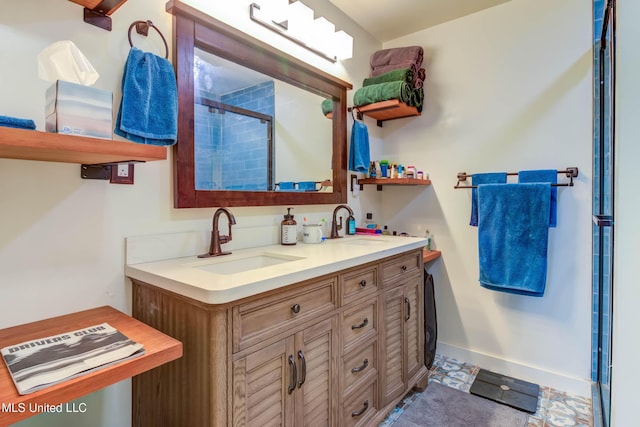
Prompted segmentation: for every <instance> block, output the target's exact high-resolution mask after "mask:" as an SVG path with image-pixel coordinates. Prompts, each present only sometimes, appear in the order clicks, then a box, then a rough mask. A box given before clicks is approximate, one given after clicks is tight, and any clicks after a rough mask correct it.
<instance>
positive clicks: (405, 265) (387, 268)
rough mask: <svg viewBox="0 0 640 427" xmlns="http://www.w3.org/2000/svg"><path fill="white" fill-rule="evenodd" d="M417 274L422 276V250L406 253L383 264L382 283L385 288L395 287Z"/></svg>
mask: <svg viewBox="0 0 640 427" xmlns="http://www.w3.org/2000/svg"><path fill="white" fill-rule="evenodd" d="M415 274H422V250H418V251H415V252H410V253H406V254H403V255H400V256H398V257H396V258H392V259H390V260H388V261H385V262H383V263H382V282H383V284H384V285H385V286H388V285H393V284H394V283H398V281H399V280H403V278H405V277H409V276H413V275H415Z"/></svg>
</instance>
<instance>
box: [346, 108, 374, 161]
mask: <svg viewBox="0 0 640 427" xmlns="http://www.w3.org/2000/svg"><path fill="white" fill-rule="evenodd" d="M370 162H371V157H370V154H369V131H368V129H367V125H365V124H364V123H361V122H359V121H357V120H354V121H353V127H352V128H351V146H350V147H349V170H351V171H356V172H367V171H368V170H369V163H370Z"/></svg>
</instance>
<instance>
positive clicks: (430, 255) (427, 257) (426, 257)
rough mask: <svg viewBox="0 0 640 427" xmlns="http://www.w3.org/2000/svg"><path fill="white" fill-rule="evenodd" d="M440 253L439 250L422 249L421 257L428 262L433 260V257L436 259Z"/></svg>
mask: <svg viewBox="0 0 640 427" xmlns="http://www.w3.org/2000/svg"><path fill="white" fill-rule="evenodd" d="M441 255H442V253H441V252H440V251H435V250H431V251H427V250H425V251H423V252H422V258H423V259H424V262H429V261H433V260H434V259H438V258H440V256H441Z"/></svg>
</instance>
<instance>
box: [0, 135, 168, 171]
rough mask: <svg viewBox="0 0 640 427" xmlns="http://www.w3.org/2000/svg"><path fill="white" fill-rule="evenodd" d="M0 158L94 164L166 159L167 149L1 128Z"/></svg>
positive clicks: (132, 143) (109, 140)
mask: <svg viewBox="0 0 640 427" xmlns="http://www.w3.org/2000/svg"><path fill="white" fill-rule="evenodd" d="M0 158H5V159H20V160H40V161H46V162H62V163H78V164H88V165H95V164H101V163H123V162H128V161H138V162H150V161H154V160H165V159H166V158H167V148H166V147H163V146H157V145H146V144H137V143H134V142H125V141H116V140H112V139H101V138H88V137H84V136H75V135H64V134H59V133H53V132H41V131H36V130H25V129H14V128H9V127H0Z"/></svg>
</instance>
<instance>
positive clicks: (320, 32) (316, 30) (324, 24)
mask: <svg viewBox="0 0 640 427" xmlns="http://www.w3.org/2000/svg"><path fill="white" fill-rule="evenodd" d="M335 31H336V27H335V25H333V24H332V23H331V22H329V21H328V20H327V19H326V18H325V17H323V16H321V17H320V18H317V19H315V20H314V21H313V24H312V26H311V28H310V30H309V31H308V32H307V35H308V37H309V39H308V44H309V45H310V46H311V47H313V48H314V49H317V50H319V51H320V52H323V53H326V54H328V55H330V54H331V53H332V52H331V51H332V44H333V40H332V35H333V33H334V32H335Z"/></svg>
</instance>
